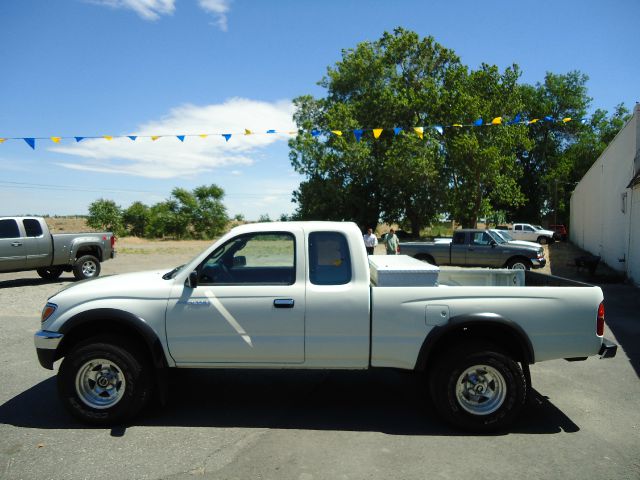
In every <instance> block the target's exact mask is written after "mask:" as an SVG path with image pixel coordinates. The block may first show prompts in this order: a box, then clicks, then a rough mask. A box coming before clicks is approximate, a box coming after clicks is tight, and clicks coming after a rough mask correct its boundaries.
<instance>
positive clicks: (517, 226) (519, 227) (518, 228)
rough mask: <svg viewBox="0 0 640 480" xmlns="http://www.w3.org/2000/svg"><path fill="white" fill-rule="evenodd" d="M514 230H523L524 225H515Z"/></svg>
mask: <svg viewBox="0 0 640 480" xmlns="http://www.w3.org/2000/svg"><path fill="white" fill-rule="evenodd" d="M514 230H522V225H516V226H515V227H514Z"/></svg>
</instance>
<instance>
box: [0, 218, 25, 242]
mask: <svg viewBox="0 0 640 480" xmlns="http://www.w3.org/2000/svg"><path fill="white" fill-rule="evenodd" d="M0 238H20V230H19V229H18V222H16V221H15V220H13V219H12V218H9V219H6V220H0Z"/></svg>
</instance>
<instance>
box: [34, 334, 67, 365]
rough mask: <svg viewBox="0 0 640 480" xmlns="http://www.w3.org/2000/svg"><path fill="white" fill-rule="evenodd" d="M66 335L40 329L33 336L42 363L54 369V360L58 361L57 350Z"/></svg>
mask: <svg viewBox="0 0 640 480" xmlns="http://www.w3.org/2000/svg"><path fill="white" fill-rule="evenodd" d="M62 337H64V335H63V334H62V333H57V332H49V331H47V330H39V331H37V332H36V333H35V335H34V336H33V342H34V343H35V345H36V353H37V354H38V361H39V362H40V365H42V366H43V367H44V368H46V369H48V370H53V362H55V361H56V351H57V349H58V345H60V342H61V341H62Z"/></svg>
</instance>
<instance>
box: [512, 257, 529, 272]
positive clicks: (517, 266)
mask: <svg viewBox="0 0 640 480" xmlns="http://www.w3.org/2000/svg"><path fill="white" fill-rule="evenodd" d="M532 267H533V264H532V263H531V261H530V260H529V259H527V258H514V259H511V260H509V262H508V263H507V268H510V269H511V270H531V268H532Z"/></svg>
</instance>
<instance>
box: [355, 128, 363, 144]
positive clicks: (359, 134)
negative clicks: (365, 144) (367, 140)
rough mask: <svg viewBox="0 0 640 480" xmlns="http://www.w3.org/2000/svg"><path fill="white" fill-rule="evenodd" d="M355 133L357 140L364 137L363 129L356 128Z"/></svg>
mask: <svg viewBox="0 0 640 480" xmlns="http://www.w3.org/2000/svg"><path fill="white" fill-rule="evenodd" d="M353 135H354V136H355V137H356V142H359V141H360V139H361V138H362V129H361V128H359V129H357V130H354V131H353Z"/></svg>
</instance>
